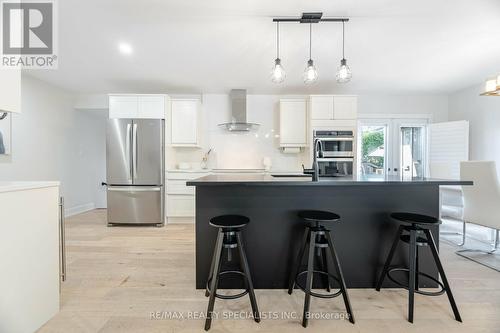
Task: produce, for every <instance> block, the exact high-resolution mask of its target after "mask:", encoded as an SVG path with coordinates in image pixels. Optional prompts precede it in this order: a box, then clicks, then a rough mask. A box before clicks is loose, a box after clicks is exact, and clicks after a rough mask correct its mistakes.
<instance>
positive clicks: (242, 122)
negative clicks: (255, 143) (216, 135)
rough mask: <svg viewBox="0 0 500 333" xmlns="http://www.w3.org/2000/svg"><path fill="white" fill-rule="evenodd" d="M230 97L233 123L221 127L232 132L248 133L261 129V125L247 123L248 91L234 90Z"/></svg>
mask: <svg viewBox="0 0 500 333" xmlns="http://www.w3.org/2000/svg"><path fill="white" fill-rule="evenodd" d="M229 97H230V98H231V121H230V122H228V123H223V124H219V127H222V128H225V129H226V130H228V131H231V132H248V131H250V130H254V129H257V128H259V124H255V123H249V122H247V91H246V90H245V89H233V90H231V93H230V95H229Z"/></svg>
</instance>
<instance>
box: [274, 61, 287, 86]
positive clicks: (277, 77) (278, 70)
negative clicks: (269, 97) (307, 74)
mask: <svg viewBox="0 0 500 333" xmlns="http://www.w3.org/2000/svg"><path fill="white" fill-rule="evenodd" d="M285 77H286V73H285V69H284V68H283V66H281V59H280V58H276V60H274V67H273V69H272V70H271V81H272V82H274V83H282V82H283V81H285Z"/></svg>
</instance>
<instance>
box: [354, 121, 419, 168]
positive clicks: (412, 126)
mask: <svg viewBox="0 0 500 333" xmlns="http://www.w3.org/2000/svg"><path fill="white" fill-rule="evenodd" d="M427 124H428V119H427V118H411V119H410V118H408V119H406V118H404V119H403V118H392V119H390V118H387V119H378V118H377V119H360V120H359V122H358V154H357V156H358V157H357V158H358V161H357V165H358V174H360V175H366V176H370V177H384V176H402V177H404V178H413V177H417V178H418V177H425V176H426V174H425V173H426V170H427Z"/></svg>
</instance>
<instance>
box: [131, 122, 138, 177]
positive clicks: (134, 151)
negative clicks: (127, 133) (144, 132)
mask: <svg viewBox="0 0 500 333" xmlns="http://www.w3.org/2000/svg"><path fill="white" fill-rule="evenodd" d="M132 140H133V142H132V164H133V167H132V170H133V172H132V177H133V178H134V180H135V179H136V178H137V166H138V165H137V149H138V147H137V124H134V125H133V130H132Z"/></svg>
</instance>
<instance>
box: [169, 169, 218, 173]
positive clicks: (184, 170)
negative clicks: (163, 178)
mask: <svg viewBox="0 0 500 333" xmlns="http://www.w3.org/2000/svg"><path fill="white" fill-rule="evenodd" d="M167 172H191V173H198V172H212V170H211V169H168V170H167Z"/></svg>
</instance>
